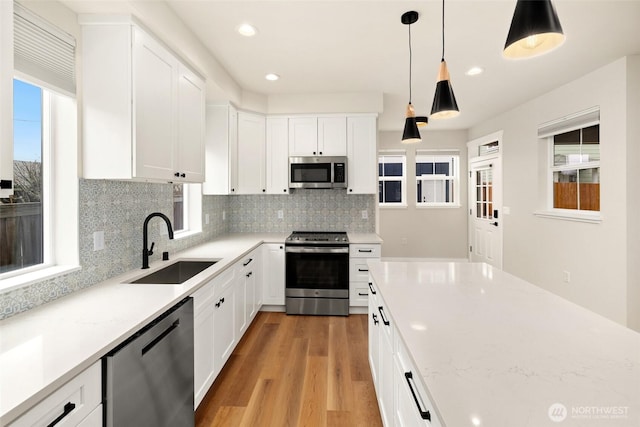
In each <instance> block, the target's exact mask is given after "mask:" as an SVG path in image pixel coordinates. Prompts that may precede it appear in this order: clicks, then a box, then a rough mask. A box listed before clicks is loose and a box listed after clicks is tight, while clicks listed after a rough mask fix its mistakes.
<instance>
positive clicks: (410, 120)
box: [402, 117, 422, 144]
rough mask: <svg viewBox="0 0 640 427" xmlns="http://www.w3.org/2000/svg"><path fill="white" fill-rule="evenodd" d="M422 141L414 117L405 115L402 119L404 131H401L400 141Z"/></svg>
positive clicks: (407, 142) (408, 142)
mask: <svg viewBox="0 0 640 427" xmlns="http://www.w3.org/2000/svg"><path fill="white" fill-rule="evenodd" d="M420 141H422V137H420V132H419V131H418V123H417V121H416V118H415V117H407V118H406V119H405V121H404V132H402V143H403V144H412V143H414V142H420Z"/></svg>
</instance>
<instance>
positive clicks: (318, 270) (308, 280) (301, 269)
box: [285, 231, 349, 316]
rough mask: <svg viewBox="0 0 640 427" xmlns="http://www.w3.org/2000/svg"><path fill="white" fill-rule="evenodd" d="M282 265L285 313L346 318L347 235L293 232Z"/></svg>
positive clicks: (347, 309) (288, 238) (339, 233)
mask: <svg viewBox="0 0 640 427" xmlns="http://www.w3.org/2000/svg"><path fill="white" fill-rule="evenodd" d="M285 265H286V287H285V297H286V308H287V314H311V315H336V316H348V315H349V239H348V238H347V233H345V232H319V231H294V232H293V233H292V234H291V235H290V236H289V237H287V239H286V240H285Z"/></svg>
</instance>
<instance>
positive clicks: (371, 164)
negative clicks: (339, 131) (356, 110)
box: [347, 116, 378, 194]
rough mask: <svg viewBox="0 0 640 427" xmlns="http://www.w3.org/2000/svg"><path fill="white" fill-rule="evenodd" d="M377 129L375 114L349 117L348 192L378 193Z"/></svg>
mask: <svg viewBox="0 0 640 427" xmlns="http://www.w3.org/2000/svg"><path fill="white" fill-rule="evenodd" d="M376 144H377V129H376V118H375V117H374V116H363V117H348V118H347V157H348V160H349V164H348V165H347V168H348V172H347V174H348V186H349V189H348V191H347V194H376V193H377V192H378V178H377V163H378V162H377V155H376V150H377V148H376Z"/></svg>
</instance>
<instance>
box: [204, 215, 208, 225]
mask: <svg viewBox="0 0 640 427" xmlns="http://www.w3.org/2000/svg"><path fill="white" fill-rule="evenodd" d="M204 223H205V224H209V214H204Z"/></svg>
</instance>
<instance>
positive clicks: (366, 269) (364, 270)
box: [358, 268, 369, 273]
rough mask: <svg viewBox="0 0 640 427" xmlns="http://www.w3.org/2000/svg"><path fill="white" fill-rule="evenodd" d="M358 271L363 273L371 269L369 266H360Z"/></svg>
mask: <svg viewBox="0 0 640 427" xmlns="http://www.w3.org/2000/svg"><path fill="white" fill-rule="evenodd" d="M358 271H359V272H361V273H366V272H368V271H369V269H368V268H359V269H358Z"/></svg>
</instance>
